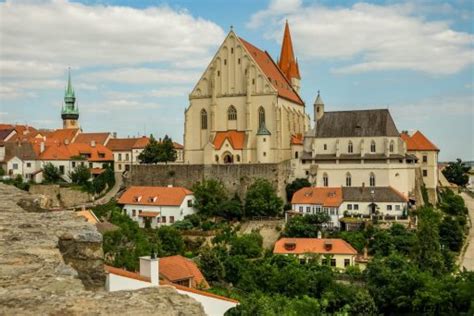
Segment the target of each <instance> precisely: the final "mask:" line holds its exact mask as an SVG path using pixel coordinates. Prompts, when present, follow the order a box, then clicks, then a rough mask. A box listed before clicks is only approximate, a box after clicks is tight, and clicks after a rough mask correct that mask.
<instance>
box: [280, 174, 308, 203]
mask: <svg viewBox="0 0 474 316" xmlns="http://www.w3.org/2000/svg"><path fill="white" fill-rule="evenodd" d="M310 186H311V183H309V181H308V179H305V178H298V179H295V180H294V181H293V182H291V183H288V184H287V185H286V188H285V190H286V200H287V201H288V203H290V202H291V199H292V198H293V194H295V192H296V191H298V190H299V189H302V188H306V187H310Z"/></svg>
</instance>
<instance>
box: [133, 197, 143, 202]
mask: <svg viewBox="0 0 474 316" xmlns="http://www.w3.org/2000/svg"><path fill="white" fill-rule="evenodd" d="M141 199H142V196H141V195H136V196H134V197H133V201H134V202H140V201H141Z"/></svg>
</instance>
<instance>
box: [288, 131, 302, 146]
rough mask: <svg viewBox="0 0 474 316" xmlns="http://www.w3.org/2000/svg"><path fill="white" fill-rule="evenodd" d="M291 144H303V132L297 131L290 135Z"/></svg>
mask: <svg viewBox="0 0 474 316" xmlns="http://www.w3.org/2000/svg"><path fill="white" fill-rule="evenodd" d="M291 144H292V145H303V134H301V133H298V134H296V135H291Z"/></svg>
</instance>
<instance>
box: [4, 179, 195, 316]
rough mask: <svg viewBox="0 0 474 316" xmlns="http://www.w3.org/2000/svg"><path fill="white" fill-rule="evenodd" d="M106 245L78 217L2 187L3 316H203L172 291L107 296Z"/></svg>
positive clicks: (134, 292) (92, 227)
mask: <svg viewBox="0 0 474 316" xmlns="http://www.w3.org/2000/svg"><path fill="white" fill-rule="evenodd" d="M101 245H102V236H101V235H100V234H99V233H98V232H97V230H96V228H95V226H93V225H90V224H88V223H87V222H85V221H84V220H83V219H82V218H80V217H78V216H76V214H74V213H73V212H67V211H56V212H49V211H46V210H45V209H44V208H43V207H42V200H41V199H40V198H38V197H35V196H32V195H29V194H28V193H27V192H24V191H20V190H18V189H16V188H15V187H13V186H6V185H3V184H0V315H113V314H115V315H127V314H128V315H130V314H133V315H151V314H155V315H163V316H167V315H204V311H203V309H202V306H201V305H200V304H199V303H198V302H196V301H195V300H193V299H192V298H190V297H188V296H185V295H181V294H178V293H177V292H176V290H175V289H174V288H172V287H160V288H149V289H143V290H139V291H133V292H126V291H124V292H114V293H108V292H105V290H104V289H103V285H104V273H103V263H102V257H103V253H102V246H101Z"/></svg>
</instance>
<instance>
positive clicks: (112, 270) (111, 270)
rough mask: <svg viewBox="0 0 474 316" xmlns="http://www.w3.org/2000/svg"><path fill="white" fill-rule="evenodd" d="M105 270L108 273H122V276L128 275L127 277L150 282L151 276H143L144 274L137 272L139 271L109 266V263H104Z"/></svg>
mask: <svg viewBox="0 0 474 316" xmlns="http://www.w3.org/2000/svg"><path fill="white" fill-rule="evenodd" d="M104 270H105V271H106V272H108V273H112V274H115V275H120V276H123V277H126V278H130V279H135V280H139V281H144V282H150V278H149V277H145V276H143V275H141V274H140V273H137V272H130V271H127V270H125V269H120V268H115V267H112V266H108V265H105V264H104Z"/></svg>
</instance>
